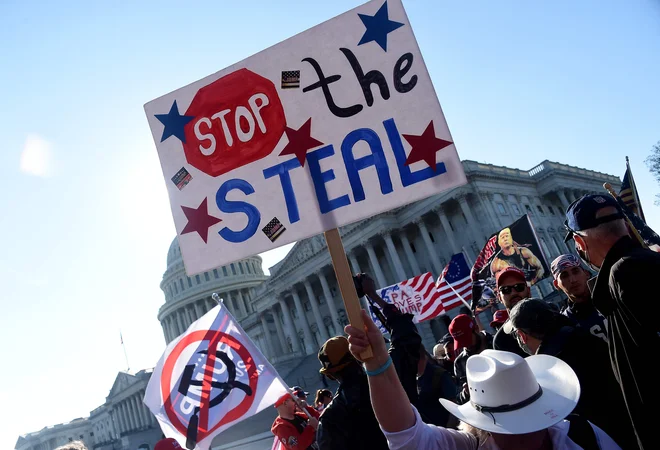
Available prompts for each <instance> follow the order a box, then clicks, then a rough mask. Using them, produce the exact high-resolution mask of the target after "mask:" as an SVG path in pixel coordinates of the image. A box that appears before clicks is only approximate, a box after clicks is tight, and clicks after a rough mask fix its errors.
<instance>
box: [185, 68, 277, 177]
mask: <svg viewBox="0 0 660 450" xmlns="http://www.w3.org/2000/svg"><path fill="white" fill-rule="evenodd" d="M185 115H187V116H194V117H195V119H194V120H191V121H190V122H188V124H186V126H185V128H184V132H185V135H186V142H185V143H184V144H183V150H184V152H185V155H186V159H187V160H188V163H190V164H191V165H193V166H194V167H196V168H198V169H199V170H201V171H202V172H204V173H206V174H208V175H211V176H213V177H217V176H218V175H222V174H223V173H227V172H229V171H231V170H233V169H236V168H238V167H241V166H244V165H246V164H250V163H252V162H254V161H257V160H259V159H261V158H264V157H266V156H268V155H269V154H270V153H271V152H272V151H273V149H274V148H275V146H276V145H277V143H278V142H279V140H280V138H281V137H282V134H283V133H284V129H285V127H286V118H285V117H284V108H283V107H282V102H281V101H280V98H279V96H278V95H277V89H276V88H275V85H274V84H273V82H272V81H270V80H269V79H267V78H264V77H262V76H260V75H257V74H256V73H254V72H251V71H250V70H248V69H239V70H237V71H236V72H232V73H230V74H229V75H226V76H224V77H222V78H220V79H218V80H216V81H214V82H213V83H211V84H209V85H207V86H204V87H203V88H201V89H200V90H199V91H197V94H195V98H193V101H192V103H191V104H190V107H189V108H188V110H187V111H186V113H185Z"/></svg>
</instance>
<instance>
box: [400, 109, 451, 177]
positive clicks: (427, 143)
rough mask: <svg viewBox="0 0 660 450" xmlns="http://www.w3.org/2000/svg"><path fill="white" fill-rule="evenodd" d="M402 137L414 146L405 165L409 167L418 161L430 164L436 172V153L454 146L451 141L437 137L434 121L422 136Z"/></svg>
mask: <svg viewBox="0 0 660 450" xmlns="http://www.w3.org/2000/svg"><path fill="white" fill-rule="evenodd" d="M402 136H403V138H404V139H405V140H406V141H408V143H409V144H410V145H411V146H412V149H411V150H410V154H409V155H408V158H407V159H406V164H405V165H406V166H409V165H410V164H412V163H414V162H417V161H426V164H428V165H429V167H430V168H431V169H433V171H434V172H435V154H436V152H437V151H438V150H442V149H443V148H445V147H447V146H449V145H451V144H453V142H451V141H445V140H444V139H438V138H437V137H435V130H434V129H433V121H430V122H429V124H428V126H427V127H426V130H424V132H423V133H422V134H421V135H420V136H415V135H413V134H403V135H402Z"/></svg>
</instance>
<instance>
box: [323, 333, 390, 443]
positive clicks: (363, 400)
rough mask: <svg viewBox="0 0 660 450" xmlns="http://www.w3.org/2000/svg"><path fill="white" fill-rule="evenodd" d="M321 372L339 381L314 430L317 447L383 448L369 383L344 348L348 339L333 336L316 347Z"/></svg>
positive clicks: (357, 363)
mask: <svg viewBox="0 0 660 450" xmlns="http://www.w3.org/2000/svg"><path fill="white" fill-rule="evenodd" d="M318 357H319V361H320V362H321V364H322V365H323V367H322V368H321V373H322V374H323V375H325V376H326V377H328V378H330V379H331V380H336V381H337V382H338V383H339V388H338V389H337V393H336V394H335V396H334V397H333V399H332V402H330V404H329V405H328V406H327V407H326V408H325V410H323V414H321V418H320V419H319V426H318V429H317V431H316V443H317V444H318V446H319V449H320V450H362V449H364V450H371V449H376V450H380V449H382V450H386V449H387V448H388V446H387V440H386V439H385V436H384V435H383V432H382V431H381V430H380V426H379V425H378V421H377V420H376V416H375V415H374V411H373V408H372V406H371V398H370V397H369V382H368V381H367V375H366V374H365V373H364V370H363V369H362V366H361V365H360V363H359V362H358V361H357V360H356V359H355V358H354V357H353V355H351V353H350V352H349V351H348V340H347V339H346V338H345V337H344V336H337V337H333V338H331V339H329V340H328V341H326V343H325V344H323V346H322V347H321V350H319V354H318Z"/></svg>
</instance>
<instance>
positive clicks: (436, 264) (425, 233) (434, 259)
mask: <svg viewBox="0 0 660 450" xmlns="http://www.w3.org/2000/svg"><path fill="white" fill-rule="evenodd" d="M415 224H416V225H417V226H418V227H419V232H420V234H421V235H422V239H423V240H424V244H425V245H426V251H427V252H428V253H429V256H430V258H431V265H432V266H433V270H434V271H435V274H434V275H436V276H437V275H440V272H442V269H443V267H442V264H440V260H439V259H438V255H437V254H436V252H435V248H434V247H433V242H431V238H430V237H429V230H428V229H427V228H426V224H425V223H424V220H422V218H421V217H420V218H419V220H417V221H416V222H415Z"/></svg>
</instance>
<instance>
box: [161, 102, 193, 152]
mask: <svg viewBox="0 0 660 450" xmlns="http://www.w3.org/2000/svg"><path fill="white" fill-rule="evenodd" d="M155 116H156V119H158V120H160V123H162V124H163V125H165V129H164V130H163V137H161V138H160V142H163V141H164V140H165V139H167V138H168V137H170V136H176V137H177V138H179V140H180V141H181V142H183V143H184V144H185V143H186V135H185V133H184V132H183V127H185V126H186V124H187V123H188V122H190V121H191V120H193V119H194V118H195V116H182V115H181V114H179V107H178V106H177V104H176V100H174V103H173V104H172V107H171V108H170V112H168V113H167V114H155Z"/></svg>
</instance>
